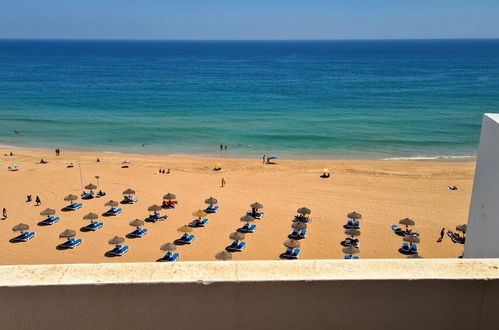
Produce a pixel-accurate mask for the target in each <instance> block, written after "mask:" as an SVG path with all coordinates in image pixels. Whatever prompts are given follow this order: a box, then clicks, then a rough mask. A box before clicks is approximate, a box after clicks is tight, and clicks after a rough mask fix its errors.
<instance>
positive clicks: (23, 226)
mask: <svg viewBox="0 0 499 330" xmlns="http://www.w3.org/2000/svg"><path fill="white" fill-rule="evenodd" d="M28 229H29V226H28V225H27V224H25V223H20V224H18V225H15V226H14V227H12V231H20V232H21V233H22V232H23V231H25V230H28Z"/></svg>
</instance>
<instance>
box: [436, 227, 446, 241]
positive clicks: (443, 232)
mask: <svg viewBox="0 0 499 330" xmlns="http://www.w3.org/2000/svg"><path fill="white" fill-rule="evenodd" d="M444 234H445V227H444V228H442V230H441V231H440V238H439V239H438V240H437V242H439V243H440V242H442V240H443V239H444Z"/></svg>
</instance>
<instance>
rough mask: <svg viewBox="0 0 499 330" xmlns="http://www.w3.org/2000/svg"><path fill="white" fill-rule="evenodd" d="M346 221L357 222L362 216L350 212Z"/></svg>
mask: <svg viewBox="0 0 499 330" xmlns="http://www.w3.org/2000/svg"><path fill="white" fill-rule="evenodd" d="M347 217H348V219H353V220H359V219H362V214H360V213H358V212H355V211H354V212H350V213H348V214H347Z"/></svg>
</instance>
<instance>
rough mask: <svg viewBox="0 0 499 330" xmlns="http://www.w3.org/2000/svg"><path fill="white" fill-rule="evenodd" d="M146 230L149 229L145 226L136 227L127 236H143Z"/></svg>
mask: <svg viewBox="0 0 499 330" xmlns="http://www.w3.org/2000/svg"><path fill="white" fill-rule="evenodd" d="M148 231H149V229H147V228H136V229H135V230H134V231H132V232H131V233H130V234H128V236H132V237H144V235H145V234H147V232H148Z"/></svg>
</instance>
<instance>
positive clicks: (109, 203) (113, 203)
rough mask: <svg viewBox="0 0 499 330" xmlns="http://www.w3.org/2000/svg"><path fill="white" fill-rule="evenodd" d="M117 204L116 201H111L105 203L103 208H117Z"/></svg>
mask: <svg viewBox="0 0 499 330" xmlns="http://www.w3.org/2000/svg"><path fill="white" fill-rule="evenodd" d="M118 205H119V203H118V202H117V201H113V200H110V201H109V202H107V203H106V204H104V206H111V207H115V206H118Z"/></svg>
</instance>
